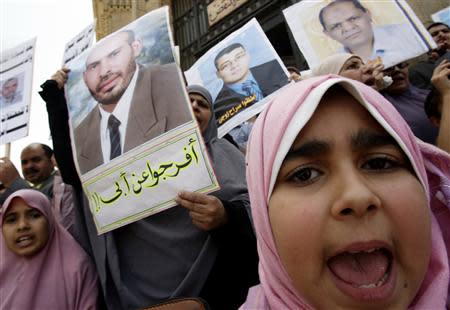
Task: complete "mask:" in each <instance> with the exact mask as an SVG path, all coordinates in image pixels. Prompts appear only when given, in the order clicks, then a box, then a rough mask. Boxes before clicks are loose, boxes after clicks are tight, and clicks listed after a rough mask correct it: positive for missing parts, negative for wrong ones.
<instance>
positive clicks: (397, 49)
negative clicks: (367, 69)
mask: <svg viewBox="0 0 450 310" xmlns="http://www.w3.org/2000/svg"><path fill="white" fill-rule="evenodd" d="M319 20H320V23H321V25H322V28H323V32H324V34H325V35H327V36H328V37H330V38H331V39H333V40H335V41H337V42H339V43H340V44H342V48H341V50H340V51H339V52H348V53H351V54H356V55H358V56H360V57H361V58H362V59H363V61H364V62H368V61H369V60H373V59H375V58H377V57H381V58H382V59H383V63H384V64H385V65H386V66H390V65H392V64H395V63H398V62H400V61H403V60H404V59H407V58H408V56H411V57H413V56H415V53H416V52H417V51H418V50H420V49H421V47H420V45H418V43H416V42H415V39H414V38H415V36H414V33H413V32H412V30H411V29H410V27H409V25H408V24H406V23H405V24H391V25H383V26H373V24H372V16H371V14H370V12H369V11H368V10H367V9H366V8H365V7H364V6H362V5H361V3H360V2H359V1H358V0H334V1H333V2H331V3H329V4H328V5H327V6H325V7H324V8H322V9H321V10H320V13H319ZM408 54H410V55H408Z"/></svg>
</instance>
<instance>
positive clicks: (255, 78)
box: [214, 43, 288, 146]
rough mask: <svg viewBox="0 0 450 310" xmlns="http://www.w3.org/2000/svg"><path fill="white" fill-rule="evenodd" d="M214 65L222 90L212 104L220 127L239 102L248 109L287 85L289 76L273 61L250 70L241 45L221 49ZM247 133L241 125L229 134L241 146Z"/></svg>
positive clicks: (247, 57)
mask: <svg viewBox="0 0 450 310" xmlns="http://www.w3.org/2000/svg"><path fill="white" fill-rule="evenodd" d="M214 64H215V66H216V69H217V72H216V74H217V77H219V78H220V79H221V80H222V81H223V87H222V89H221V90H220V92H219V94H218V95H217V97H216V100H215V102H214V113H215V115H216V119H217V121H218V123H219V125H222V124H223V123H224V122H225V121H226V120H223V119H222V115H225V114H226V113H227V111H229V110H230V109H233V107H235V106H237V105H239V104H241V102H244V101H246V102H247V104H246V107H248V106H250V105H252V104H254V103H256V102H258V101H260V100H261V99H263V98H264V97H265V96H267V95H269V94H271V93H272V92H274V91H276V90H277V89H279V88H280V87H282V86H284V85H286V84H287V83H288V76H287V75H286V73H284V71H283V69H282V67H281V66H280V64H279V63H278V62H277V61H276V60H271V61H269V62H266V63H263V64H260V65H258V66H254V67H252V68H250V55H249V53H248V52H247V50H246V49H245V47H244V46H243V45H242V44H241V43H234V44H231V45H229V46H227V47H225V48H224V49H222V50H221V51H220V52H219V53H218V54H217V56H216V57H215V59H214ZM241 111H242V109H241ZM250 129H251V125H249V124H248V123H244V124H243V125H241V126H239V127H236V128H235V129H233V130H232V131H231V132H230V134H231V136H232V137H233V138H234V140H235V141H236V142H237V143H238V145H240V146H242V145H243V144H245V143H246V142H247V139H248V134H249V132H250Z"/></svg>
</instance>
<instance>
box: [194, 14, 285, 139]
mask: <svg viewBox="0 0 450 310" xmlns="http://www.w3.org/2000/svg"><path fill="white" fill-rule="evenodd" d="M185 76H186V80H187V82H188V84H189V85H193V84H197V85H202V86H204V87H205V88H206V89H208V90H209V92H210V93H211V96H212V98H213V102H214V113H215V116H216V120H217V125H218V135H219V137H223V136H224V135H225V134H227V133H228V132H229V131H230V130H231V129H233V128H235V127H236V126H238V125H239V124H241V123H243V122H245V121H247V120H248V119H250V118H251V117H253V116H255V115H257V114H258V113H260V112H261V111H262V109H263V108H264V106H265V104H266V103H267V102H268V99H269V98H268V96H269V95H271V94H273V93H274V92H275V91H277V90H278V89H280V88H281V87H282V86H284V85H286V84H287V83H288V71H287V69H286V67H285V66H284V64H283V62H282V61H281V59H280V57H279V56H278V54H277V53H276V51H275V49H274V48H273V46H272V45H271V44H270V41H269V39H268V38H267V36H266V35H265V33H264V31H263V30H262V28H261V26H260V25H259V23H258V22H257V20H256V19H252V20H250V21H249V22H248V23H247V24H245V25H244V26H243V27H241V28H240V29H238V30H236V31H235V32H233V33H232V34H230V35H229V36H228V37H226V38H225V39H224V40H222V41H221V42H220V43H218V44H217V45H215V46H214V47H213V48H211V49H210V50H209V51H208V52H206V53H205V54H204V55H203V56H202V57H200V58H199V59H198V60H197V62H196V63H195V64H194V65H193V66H192V67H191V68H190V69H189V70H187V71H186V72H185Z"/></svg>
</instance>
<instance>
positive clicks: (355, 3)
mask: <svg viewBox="0 0 450 310" xmlns="http://www.w3.org/2000/svg"><path fill="white" fill-rule="evenodd" d="M341 2H351V3H353V6H354V7H355V8H357V9H358V10H361V11H363V12H364V13H366V12H367V9H366V8H365V7H363V6H362V4H361V3H360V2H359V0H334V1H333V2H330V3H329V4H328V5H326V6H324V7H323V8H322V9H321V10H320V12H319V21H320V24H321V25H322V27H323V30H327V27H326V25H325V21H324V20H323V14H325V10H326V9H328V8H330V7H332V6H333V5H335V4H336V3H341Z"/></svg>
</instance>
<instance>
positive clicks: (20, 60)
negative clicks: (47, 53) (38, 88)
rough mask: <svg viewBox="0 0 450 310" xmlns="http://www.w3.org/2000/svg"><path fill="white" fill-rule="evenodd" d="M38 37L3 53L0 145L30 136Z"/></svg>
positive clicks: (0, 95) (0, 80)
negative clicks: (34, 64) (32, 89)
mask: <svg viewBox="0 0 450 310" xmlns="http://www.w3.org/2000/svg"><path fill="white" fill-rule="evenodd" d="M35 47H36V38H34V39H31V40H28V41H26V42H23V43H22V44H20V45H18V46H16V47H14V48H11V49H8V50H4V51H1V57H0V63H1V68H2V70H1V73H0V91H1V94H0V119H1V123H0V144H6V143H10V142H13V141H15V140H18V139H20V138H23V137H25V136H27V135H28V127H29V121H30V103H31V87H32V80H33V63H34V51H35Z"/></svg>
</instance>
